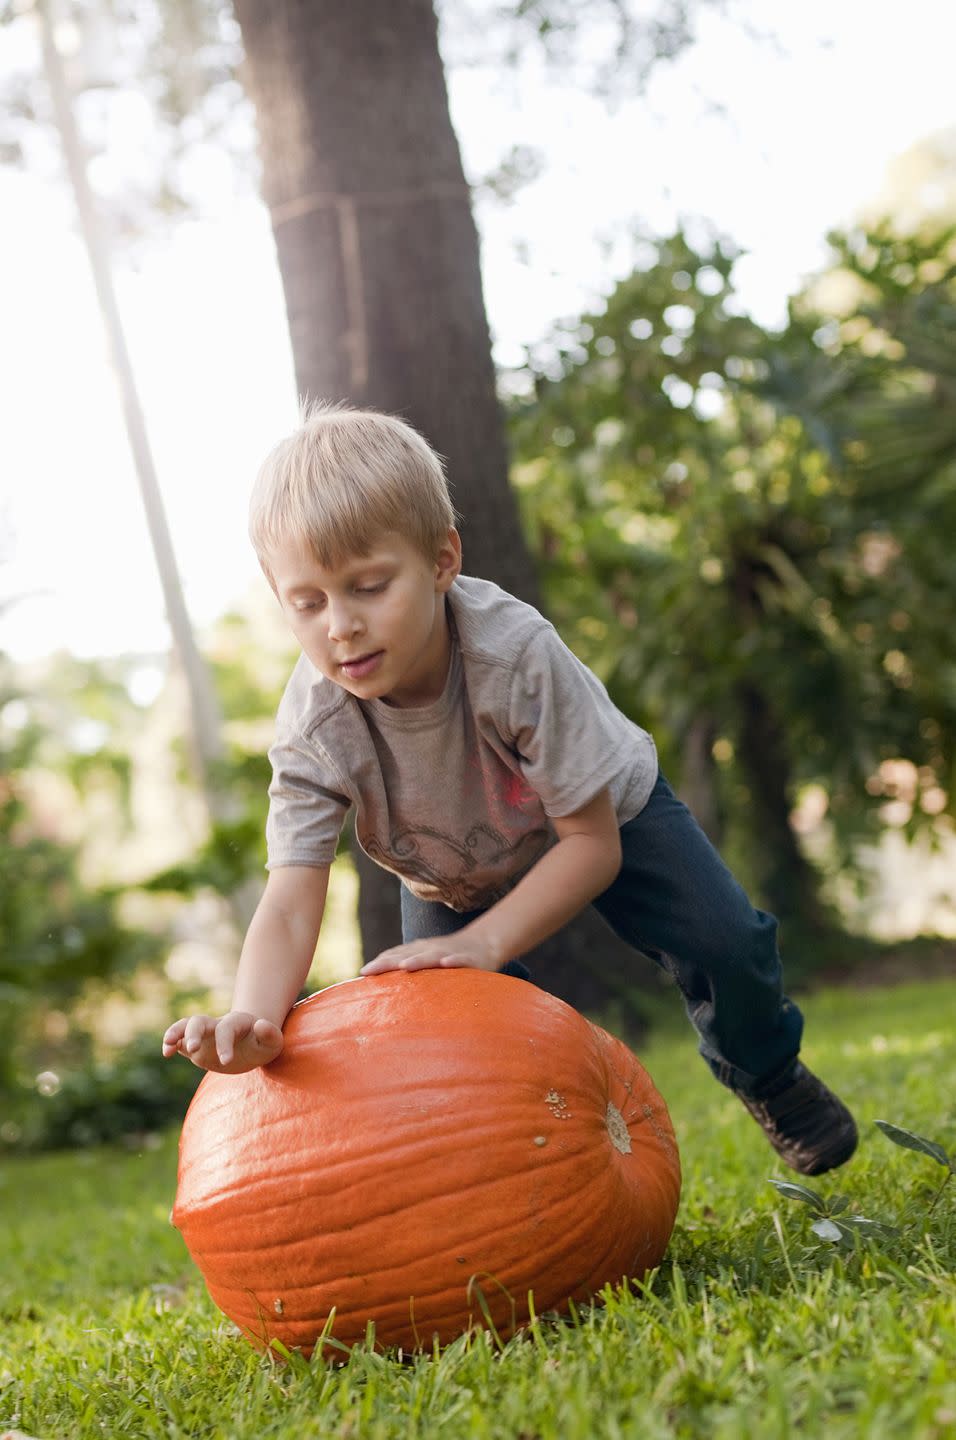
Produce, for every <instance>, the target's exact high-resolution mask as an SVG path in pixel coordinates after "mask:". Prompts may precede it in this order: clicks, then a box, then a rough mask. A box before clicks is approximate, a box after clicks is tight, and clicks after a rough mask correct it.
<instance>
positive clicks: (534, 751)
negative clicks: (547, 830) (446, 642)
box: [509, 625, 633, 816]
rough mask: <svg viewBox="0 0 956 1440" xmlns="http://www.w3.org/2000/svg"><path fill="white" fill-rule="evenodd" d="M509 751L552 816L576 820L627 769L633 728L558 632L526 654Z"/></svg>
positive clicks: (515, 692)
mask: <svg viewBox="0 0 956 1440" xmlns="http://www.w3.org/2000/svg"><path fill="white" fill-rule="evenodd" d="M509 723H510V729H511V738H512V743H513V744H514V747H515V749H516V750H517V752H518V762H519V765H520V767H521V771H522V774H523V775H524V777H525V779H526V780H527V782H528V784H529V785H530V786H531V787H532V789H534V791H535V792H536V793H537V795H538V796H539V798H540V800H541V804H542V805H543V807H544V810H545V813H546V814H548V815H549V816H562V815H571V814H573V813H574V811H575V810H580V809H581V807H582V806H584V805H587V804H588V802H589V801H591V800H593V799H594V797H595V795H597V794H598V792H599V791H600V790H603V789H604V787H605V786H608V785H610V784H611V782H612V781H613V780H614V779H615V777H616V776H617V775H619V774H620V773H621V772H622V771H623V770H626V769H627V767H628V765H629V763H630V755H629V753H628V750H629V747H628V745H627V738H628V732H630V731H631V730H632V728H633V727H632V726H631V725H630V722H629V721H627V720H626V718H625V717H624V716H623V715H622V714H621V712H620V711H619V710H618V709H617V707H616V706H615V705H614V703H613V701H612V700H611V698H610V696H609V695H608V693H607V691H606V690H605V688H604V686H603V685H602V684H601V682H600V680H598V678H597V676H596V675H594V674H592V672H591V671H590V670H589V669H588V668H587V666H586V665H583V664H582V663H581V661H580V660H579V659H578V658H577V656H576V655H574V654H572V652H571V651H570V650H569V649H568V647H567V646H566V645H565V644H564V642H563V641H562V639H561V638H560V636H559V635H558V633H557V631H556V630H555V629H554V627H553V626H551V625H548V626H545V627H543V628H542V629H541V630H539V631H537V632H536V633H535V635H534V636H533V637H532V639H531V640H530V642H529V643H528V645H527V646H526V647H525V650H524V651H523V653H522V655H521V657H520V659H519V661H518V664H517V666H516V668H515V674H514V677H513V680H512V686H511V704H510V712H509Z"/></svg>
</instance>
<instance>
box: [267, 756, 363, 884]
mask: <svg viewBox="0 0 956 1440" xmlns="http://www.w3.org/2000/svg"><path fill="white" fill-rule="evenodd" d="M269 760H270V762H271V764H272V782H271V784H270V786H269V815H268V819H267V820H266V848H267V851H268V859H267V860H266V869H267V870H272V869H273V868H276V867H278V866H283V865H314V866H324V865H331V863H332V861H333V860H334V859H335V851H336V847H337V846H338V842H339V836H340V834H341V833H342V825H343V823H344V820H345V815H346V812H347V810H348V808H349V805H350V803H351V801H350V800H349V797H348V796H347V795H345V794H343V793H342V788H341V781H340V780H339V779H338V776H337V775H336V774H335V772H334V770H333V767H332V766H331V764H329V762H328V761H326V760H325V759H324V758H323V756H322V753H321V752H320V751H319V750H317V749H316V748H315V747H313V746H311V745H309V744H308V742H307V741H305V740H304V739H303V738H302V737H301V736H297V735H286V736H280V737H279V738H278V739H277V740H276V742H275V744H274V745H273V746H272V747H271V749H270V750H269Z"/></svg>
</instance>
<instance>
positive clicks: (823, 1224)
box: [770, 1180, 899, 1244]
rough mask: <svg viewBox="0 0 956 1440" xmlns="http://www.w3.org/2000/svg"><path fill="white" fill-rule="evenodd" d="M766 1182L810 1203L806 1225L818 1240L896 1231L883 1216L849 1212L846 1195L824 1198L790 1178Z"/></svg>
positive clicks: (852, 1238)
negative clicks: (811, 1219) (811, 1218)
mask: <svg viewBox="0 0 956 1440" xmlns="http://www.w3.org/2000/svg"><path fill="white" fill-rule="evenodd" d="M770 1183H771V1185H774V1186H776V1188H777V1189H778V1190H779V1191H780V1193H781V1195H787V1196H789V1198H790V1199H791V1200H799V1201H801V1202H802V1204H804V1205H808V1206H809V1207H810V1209H811V1210H812V1211H813V1213H814V1215H815V1216H816V1219H815V1220H814V1222H813V1224H812V1225H811V1226H810V1229H811V1230H812V1231H813V1233H814V1235H819V1237H820V1239H821V1240H828V1241H830V1242H831V1243H833V1244H837V1243H839V1242H840V1241H841V1240H842V1241H848V1242H849V1243H851V1244H855V1243H856V1241H857V1240H859V1239H860V1238H861V1237H862V1236H864V1235H896V1234H898V1233H899V1230H898V1227H897V1226H895V1225H888V1224H887V1223H886V1222H885V1221H883V1220H871V1219H869V1218H868V1217H867V1216H866V1215H850V1214H849V1213H848V1211H849V1209H850V1197H849V1196H848V1195H834V1196H832V1197H830V1198H829V1199H825V1198H824V1196H822V1195H821V1194H819V1193H818V1191H816V1190H811V1189H810V1187H809V1186H808V1185H797V1184H796V1183H795V1182H794V1181H792V1180H771V1181H770Z"/></svg>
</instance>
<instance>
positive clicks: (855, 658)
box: [512, 229, 956, 967]
mask: <svg viewBox="0 0 956 1440" xmlns="http://www.w3.org/2000/svg"><path fill="white" fill-rule="evenodd" d="M833 245H834V250H835V253H834V258H835V262H836V263H835V265H834V269H833V273H832V274H831V275H830V276H829V277H828V279H829V281H830V282H831V283H832V281H833V280H834V279H835V278H836V276H837V274H838V273H839V274H840V275H843V276H845V277H852V278H853V279H854V280H856V281H857V282H858V283H857V285H856V286H855V287H852V286H848V287H847V293H848V303H847V306H846V310H845V313H844V314H843V315H842V317H841V318H837V317H834V316H832V315H831V316H829V317H825V316H824V315H822V314H821V313H819V311H818V310H817V309H816V308H815V306H814V304H813V301H812V292H811V295H810V296H807V297H799V298H798V299H797V300H796V301H795V302H794V304H793V306H792V308H791V315H790V322H789V324H788V325H787V327H786V329H785V330H784V331H782V332H780V333H775V332H771V333H767V332H764V331H763V330H761V328H760V327H759V326H757V325H756V324H755V323H754V322H753V321H751V320H749V319H747V318H746V317H744V316H742V315H740V314H739V311H738V308H737V307H736V305H735V304H734V299H733V287H732V265H733V259H734V256H733V255H732V254H728V253H727V251H726V248H722V247H721V246H720V244H715V245H714V246H713V247H712V248H711V249H710V250H704V251H700V250H695V249H694V248H692V247H691V245H690V244H689V242H688V240H687V238H686V237H685V235H683V234H681V233H678V234H675V235H673V236H671V237H669V238H667V239H665V240H662V241H660V242H658V243H656V244H655V243H653V242H651V241H649V240H648V241H645V245H644V251H643V256H644V261H645V265H644V268H642V269H640V270H637V271H635V273H634V274H633V275H631V276H630V277H628V278H627V279H626V280H624V281H623V282H622V283H621V284H620V285H619V286H618V287H617V288H616V290H615V291H614V293H613V294H612V295H611V296H610V297H609V299H608V301H607V305H606V307H605V308H604V309H603V311H602V312H601V313H598V314H591V315H587V316H583V317H582V318H581V320H580V321H579V322H577V323H576V324H574V325H572V326H570V327H568V328H567V329H565V330H563V331H561V332H557V333H556V334H555V336H554V337H553V341H552V344H551V345H550V346H548V347H543V348H542V351H541V353H538V354H536V355H532V356H531V357H530V358H529V366H528V379H529V380H530V385H531V395H530V396H529V398H527V399H526V400H524V401H516V402H515V403H514V404H513V407H512V411H513V413H512V431H513V436H514V442H515V451H516V459H517V462H518V463H517V467H516V470H515V480H516V483H517V486H518V488H519V492H520V494H521V496H522V500H523V505H524V512H525V515H526V518H527V521H528V524H529V526H530V527H531V533H532V535H533V537H534V544H535V548H536V550H537V553H538V554H539V555H540V557H541V559H542V562H543V578H544V584H545V589H546V594H547V597H548V603H549V606H550V609H551V612H552V614H553V615H554V616H555V618H556V621H557V623H558V624H559V625H560V626H561V628H562V629H563V631H564V633H565V636H566V638H567V639H568V641H569V643H570V644H572V645H573V647H574V648H575V649H576V650H577V652H578V653H579V654H581V655H582V656H583V657H584V658H585V659H587V660H588V662H589V663H590V664H592V665H593V667H594V668H595V669H596V670H597V672H598V673H599V674H600V675H601V676H602V678H603V679H604V680H605V682H606V683H607V684H608V686H609V688H610V690H611V692H612V694H613V695H614V697H615V699H616V700H617V701H618V703H619V704H620V705H621V706H622V708H623V709H624V710H626V711H627V712H628V713H629V714H631V715H633V716H634V717H635V718H637V719H638V720H641V721H642V722H643V723H646V724H648V725H649V727H650V728H651V729H652V730H653V731H654V733H655V734H656V735H657V737H658V741H659V745H660V749H661V754H662V761H663V766H664V768H665V770H666V771H668V772H669V773H671V774H672V775H673V776H674V777H675V778H676V779H677V780H678V781H679V783H680V785H681V788H682V791H683V793H684V794H685V796H686V798H687V799H688V801H689V803H691V805H692V808H694V810H695V813H697V815H698V816H699V818H700V819H701V821H702V823H703V824H704V825H705V828H707V829H708V830H709V831H710V833H711V835H712V837H713V838H715V840H717V841H718V843H721V844H722V846H723V847H724V849H725V850H727V851H728V852H729V853H731V854H732V855H733V856H734V857H735V858H736V861H737V865H738V867H739V868H740V869H742V871H743V872H744V873H745V874H746V875H747V876H748V877H749V879H750V881H751V884H752V885H753V887H754V888H755V890H756V891H757V893H758V894H759V895H760V896H761V897H762V898H763V900H764V902H765V903H766V904H767V905H768V907H769V908H771V909H773V910H774V911H775V912H776V913H777V914H778V915H779V916H780V917H781V919H782V921H783V922H784V935H785V937H787V939H788V940H790V941H791V942H792V943H793V951H792V952H791V953H792V954H793V956H794V959H795V960H796V961H797V962H798V963H799V961H800V958H801V957H803V964H804V966H805V967H806V966H809V965H812V964H813V963H819V962H820V960H821V959H829V958H833V957H834V956H835V955H838V954H839V952H840V949H841V947H844V948H845V946H846V937H845V934H844V926H843V923H842V921H841V920H840V918H839V915H838V914H837V911H836V909H835V899H836V897H835V894H834V893H833V890H832V885H831V886H830V887H828V886H827V884H826V881H827V879H828V878H829V879H830V880H831V881H832V880H835V879H836V878H837V877H840V880H841V881H842V882H844V883H845V882H846V881H847V879H848V878H851V877H853V876H854V875H855V876H856V878H857V879H859V878H860V875H859V867H860V845H861V841H862V840H863V839H864V838H872V837H873V836H874V834H875V833H876V832H877V831H878V830H879V828H880V827H881V825H882V824H884V823H885V819H886V804H885V801H886V797H887V796H888V795H889V796H895V794H896V792H897V790H898V789H899V788H900V787H901V786H903V788H907V787H911V788H912V787H915V788H914V793H913V794H912V795H910V796H909V804H908V809H907V813H906V825H907V827H908V833H909V834H910V835H911V836H916V835H917V834H919V833H921V832H927V833H930V834H932V835H934V836H935V835H939V834H940V833H941V823H940V818H939V817H940V816H941V815H943V814H944V813H945V814H946V816H947V817H948V818H949V820H951V819H952V817H953V813H954V811H953V806H954V800H953V787H952V765H953V758H954V734H956V712H954V710H953V695H954V690H953V683H952V676H953V665H954V661H956V641H954V639H953V635H952V630H951V627H949V628H947V623H946V619H945V616H946V615H947V613H948V612H949V608H950V604H948V603H947V602H950V603H951V602H952V599H953V597H954V589H956V576H954V567H953V563H952V559H951V543H950V542H951V537H952V536H953V534H954V533H956V513H954V508H953V507H954V504H956V495H954V478H956V471H954V466H956V430H954V423H953V410H952V405H951V402H950V396H951V392H952V385H953V365H954V359H956V346H954V341H953V336H954V333H956V332H954V330H953V324H952V321H953V313H954V311H953V306H954V299H956V290H954V285H953V276H954V271H953V256H954V245H953V232H952V231H951V230H943V231H942V232H938V233H936V234H933V235H923V236H908V237H901V236H893V235H892V233H891V232H890V231H889V230H888V229H884V230H882V231H881V232H878V233H876V234H870V235H867V234H864V233H859V234H854V235H851V236H845V237H839V236H834V237H833ZM943 597H946V598H945V599H944V598H943ZM944 632H945V633H944ZM901 777H905V778H901ZM808 787H813V789H812V791H811V792H810V793H811V794H812V797H813V798H812V801H811V804H812V806H813V807H816V808H817V809H818V810H819V812H820V815H821V816H822V814H824V813H825V814H826V815H827V816H828V820H829V826H828V842H827V845H826V847H825V848H824V849H823V850H821V851H820V852H819V853H817V854H815V855H813V856H812V857H811V856H810V855H809V854H808V853H807V851H806V847H805V846H804V845H802V844H801V841H800V836H799V833H798V827H795V825H794V823H793V816H794V811H795V809H796V808H797V805H798V801H799V796H800V794H801V792H804V793H805V794H806V793H807V791H808Z"/></svg>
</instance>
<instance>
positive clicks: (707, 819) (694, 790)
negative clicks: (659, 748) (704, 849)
mask: <svg viewBox="0 0 956 1440" xmlns="http://www.w3.org/2000/svg"><path fill="white" fill-rule="evenodd" d="M716 739H717V726H716V723H715V721H714V718H713V716H712V715H710V714H708V712H707V711H702V712H701V713H700V714H699V715H695V716H694V718H693V720H691V722H690V724H689V725H688V727H687V733H686V734H685V736H684V742H683V745H682V747H681V762H682V763H681V783H680V788H679V790H678V795H679V797H680V799H681V800H683V802H684V804H685V805H686V806H687V808H688V810H690V812H691V814H692V815H693V816H694V819H695V820H696V821H697V823H698V825H699V826H700V828H701V829H702V830H703V832H704V834H705V835H706V836H707V838H708V840H709V841H710V842H711V844H712V845H714V846H716V847H717V849H719V848H720V843H721V839H722V837H723V830H724V821H723V815H722V814H721V809H720V800H719V797H718V794H717V766H716V764H715V762H714V741H715V740H716Z"/></svg>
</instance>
